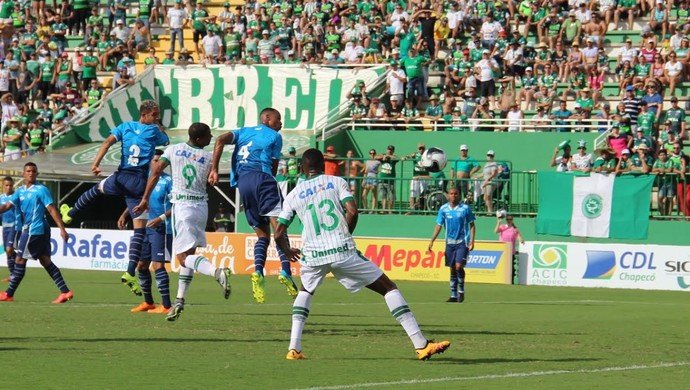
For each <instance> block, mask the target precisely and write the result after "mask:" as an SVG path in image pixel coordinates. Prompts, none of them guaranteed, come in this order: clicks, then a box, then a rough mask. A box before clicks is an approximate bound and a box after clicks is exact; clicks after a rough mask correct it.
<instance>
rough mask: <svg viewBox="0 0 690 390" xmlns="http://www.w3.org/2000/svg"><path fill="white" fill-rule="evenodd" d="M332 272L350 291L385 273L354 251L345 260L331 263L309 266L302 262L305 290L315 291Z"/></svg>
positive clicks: (354, 290)
mask: <svg viewBox="0 0 690 390" xmlns="http://www.w3.org/2000/svg"><path fill="white" fill-rule="evenodd" d="M330 272H332V273H333V276H335V278H336V279H338V281H339V282H340V284H342V285H343V287H345V288H346V289H347V290H348V291H350V292H353V293H354V292H357V291H359V290H361V289H362V287H366V286H368V285H370V284H372V283H374V282H375V281H376V280H377V279H378V278H380V277H381V275H383V271H381V269H380V268H379V267H377V266H376V265H374V263H372V262H371V261H369V260H367V259H366V258H365V257H364V256H362V255H361V254H360V253H359V252H354V253H352V254H351V255H350V257H348V258H347V259H345V260H340V261H336V262H334V263H330V264H324V265H316V266H309V265H304V264H302V268H301V271H300V274H301V275H300V280H301V281H302V287H304V289H305V290H307V291H309V292H311V293H313V292H314V291H316V288H317V287H319V285H321V283H323V279H324V278H325V277H326V275H328V273H330Z"/></svg>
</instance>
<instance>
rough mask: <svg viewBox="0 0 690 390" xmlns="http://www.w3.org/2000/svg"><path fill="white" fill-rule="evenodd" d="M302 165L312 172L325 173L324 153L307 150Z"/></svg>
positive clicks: (316, 150)
mask: <svg viewBox="0 0 690 390" xmlns="http://www.w3.org/2000/svg"><path fill="white" fill-rule="evenodd" d="M302 163H303V164H305V165H306V166H307V168H308V169H309V170H310V171H318V172H323V169H324V158H323V153H321V151H320V150H318V149H314V148H311V149H307V150H306V151H305V152H304V153H303V154H302Z"/></svg>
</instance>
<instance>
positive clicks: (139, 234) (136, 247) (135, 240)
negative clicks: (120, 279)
mask: <svg viewBox="0 0 690 390" xmlns="http://www.w3.org/2000/svg"><path fill="white" fill-rule="evenodd" d="M145 234H146V228H139V229H134V234H132V238H131V239H130V240H129V263H127V273H128V274H130V275H132V276H134V271H135V270H136V268H137V262H139V259H140V258H141V247H142V245H143V244H144V235H145ZM132 263H134V264H132Z"/></svg>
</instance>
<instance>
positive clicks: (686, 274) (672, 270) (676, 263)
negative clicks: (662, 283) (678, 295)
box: [664, 260, 690, 290]
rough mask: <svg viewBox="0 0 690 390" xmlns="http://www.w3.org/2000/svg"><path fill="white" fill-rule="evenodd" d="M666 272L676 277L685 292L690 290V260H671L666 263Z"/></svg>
mask: <svg viewBox="0 0 690 390" xmlns="http://www.w3.org/2000/svg"><path fill="white" fill-rule="evenodd" d="M664 272H666V274H667V275H671V276H675V277H676V281H677V282H678V286H679V287H680V288H682V289H683V290H686V289H690V260H669V261H667V262H665V263H664Z"/></svg>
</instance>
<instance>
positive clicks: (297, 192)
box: [278, 175, 357, 266]
mask: <svg viewBox="0 0 690 390" xmlns="http://www.w3.org/2000/svg"><path fill="white" fill-rule="evenodd" d="M352 199H353V197H352V194H351V193H350V188H349V186H348V184H347V182H346V181H345V180H343V179H342V178H340V177H337V176H330V175H319V176H316V177H313V178H311V179H307V180H304V181H302V182H301V183H299V184H297V186H296V187H295V188H294V189H293V190H292V191H291V192H290V193H289V194H288V196H287V197H286V198H285V200H284V201H283V210H282V211H281V213H280V217H279V218H278V221H279V222H280V223H281V224H283V225H289V224H290V223H291V222H292V219H293V218H294V217H295V216H297V217H298V218H299V219H300V221H301V222H302V225H303V229H302V258H301V259H300V263H301V264H303V265H308V266H317V265H324V264H330V263H334V262H336V261H341V260H345V259H347V258H349V257H351V256H352V255H354V254H355V253H357V248H356V247H355V240H354V238H352V235H351V234H350V231H349V229H348V226H347V220H346V219H345V207H344V206H343V205H344V204H345V203H346V202H348V201H350V200H352Z"/></svg>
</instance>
